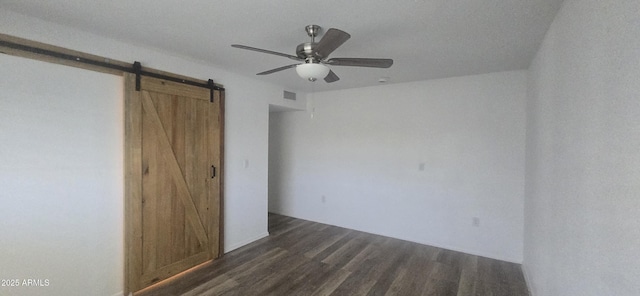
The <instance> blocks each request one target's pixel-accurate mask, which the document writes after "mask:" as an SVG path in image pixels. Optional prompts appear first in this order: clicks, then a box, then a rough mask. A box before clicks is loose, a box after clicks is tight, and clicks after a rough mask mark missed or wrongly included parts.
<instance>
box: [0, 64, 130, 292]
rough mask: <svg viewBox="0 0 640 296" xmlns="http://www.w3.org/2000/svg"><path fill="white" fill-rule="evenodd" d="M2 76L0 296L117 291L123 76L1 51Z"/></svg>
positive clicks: (120, 265) (120, 255)
mask: <svg viewBox="0 0 640 296" xmlns="http://www.w3.org/2000/svg"><path fill="white" fill-rule="evenodd" d="M0 77H2V79H0V89H1V90H2V92H0V131H1V132H0V188H2V190H0V204H1V206H0V217H2V218H1V219H0V233H1V237H2V244H1V245H0V279H3V280H5V279H19V280H21V282H20V287H0V294H1V295H77V293H78V292H79V291H87V292H88V291H93V293H95V294H96V295H114V294H115V293H118V292H120V291H122V287H121V285H122V278H123V274H122V273H123V272H122V271H123V268H124V267H123V262H122V258H123V248H122V233H123V226H122V219H123V199H122V194H123V179H122V170H123V163H122V158H123V150H122V146H123V116H122V115H123V112H122V94H123V93H122V83H123V82H122V78H121V77H118V76H112V75H107V74H101V73H95V72H88V71H83V70H79V69H75V68H70V67H64V66H60V65H53V64H45V63H42V62H37V61H33V60H27V59H22V58H17V57H12V56H7V55H0ZM28 279H39V280H41V281H42V282H41V283H42V284H45V285H47V286H46V287H25V286H22V281H23V280H28ZM47 281H48V282H47Z"/></svg>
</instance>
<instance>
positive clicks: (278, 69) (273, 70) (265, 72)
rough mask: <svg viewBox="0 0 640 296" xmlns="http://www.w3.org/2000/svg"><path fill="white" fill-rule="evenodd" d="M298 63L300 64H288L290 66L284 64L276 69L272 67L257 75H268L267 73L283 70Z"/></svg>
mask: <svg viewBox="0 0 640 296" xmlns="http://www.w3.org/2000/svg"><path fill="white" fill-rule="evenodd" d="M297 65H298V64H292V65H288V66H284V67H280V68H275V69H271V70H269V71H264V72H260V73H258V74H256V75H267V74H271V73H276V72H280V71H282V70H287V69H289V68H294V67H295V66H297Z"/></svg>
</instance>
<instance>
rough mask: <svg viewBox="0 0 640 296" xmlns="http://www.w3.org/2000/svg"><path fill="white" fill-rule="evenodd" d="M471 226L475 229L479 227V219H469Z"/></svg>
mask: <svg viewBox="0 0 640 296" xmlns="http://www.w3.org/2000/svg"><path fill="white" fill-rule="evenodd" d="M471 224H473V226H475V227H480V218H478V217H473V218H472V219H471Z"/></svg>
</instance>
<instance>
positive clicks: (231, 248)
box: [224, 232, 269, 254]
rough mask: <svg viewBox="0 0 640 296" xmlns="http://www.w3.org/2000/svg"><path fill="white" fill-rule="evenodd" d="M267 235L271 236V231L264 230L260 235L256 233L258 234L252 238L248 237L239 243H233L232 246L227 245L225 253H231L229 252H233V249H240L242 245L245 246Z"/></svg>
mask: <svg viewBox="0 0 640 296" xmlns="http://www.w3.org/2000/svg"><path fill="white" fill-rule="evenodd" d="M267 236H269V232H263V233H261V234H259V235H256V236H254V237H252V238H248V239H246V240H243V241H241V242H239V243H235V244H233V245H231V246H228V247H225V248H224V253H225V254H226V253H229V252H231V251H233V250H235V249H238V248H240V247H244V246H246V245H248V244H250V243H252V242H255V241H257V240H259V239H261V238H265V237H267Z"/></svg>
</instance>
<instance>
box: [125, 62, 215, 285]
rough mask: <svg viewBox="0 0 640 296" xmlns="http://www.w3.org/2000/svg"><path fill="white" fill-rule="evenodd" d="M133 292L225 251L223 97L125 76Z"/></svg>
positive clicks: (129, 254) (129, 281) (129, 268)
mask: <svg viewBox="0 0 640 296" xmlns="http://www.w3.org/2000/svg"><path fill="white" fill-rule="evenodd" d="M126 79H127V81H126V95H125V97H126V98H125V117H126V118H125V146H126V147H125V167H126V174H125V178H126V180H125V184H126V193H125V195H126V197H125V198H126V202H125V204H126V209H125V213H126V228H127V230H126V232H127V251H126V253H127V260H126V261H127V263H126V264H127V285H128V291H131V292H135V291H137V290H140V289H143V288H145V287H148V286H150V285H152V284H154V283H156V282H158V281H161V280H163V279H166V278H169V277H171V276H173V275H176V274H178V273H180V272H182V271H185V270H187V269H189V268H191V267H194V266H196V265H198V264H201V263H203V262H206V261H209V260H211V259H213V258H217V257H218V256H219V255H220V248H221V242H220V237H221V230H220V229H221V209H220V208H221V188H222V187H221V185H222V184H221V174H222V170H221V160H222V125H223V115H222V110H221V109H222V104H223V102H222V96H221V94H220V92H218V91H215V93H214V100H213V102H211V100H210V98H211V93H210V90H209V89H206V88H200V87H196V86H189V85H185V84H179V83H175V82H170V81H164V80H160V79H156V78H149V77H144V76H143V77H141V81H140V86H141V87H140V90H139V91H136V90H135V76H133V75H127V76H126Z"/></svg>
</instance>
